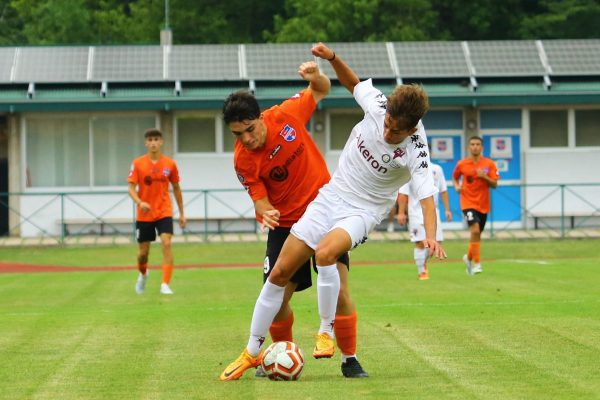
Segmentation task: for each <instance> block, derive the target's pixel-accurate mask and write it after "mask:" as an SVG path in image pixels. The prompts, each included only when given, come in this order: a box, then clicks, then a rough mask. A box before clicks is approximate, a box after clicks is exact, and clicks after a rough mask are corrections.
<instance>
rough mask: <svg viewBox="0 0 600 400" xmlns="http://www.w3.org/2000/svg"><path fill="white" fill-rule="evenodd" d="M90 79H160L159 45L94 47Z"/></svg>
mask: <svg viewBox="0 0 600 400" xmlns="http://www.w3.org/2000/svg"><path fill="white" fill-rule="evenodd" d="M91 78H92V79H91V80H92V81H108V82H115V81H117V82H119V81H121V82H122V81H134V82H136V81H137V82H139V81H162V80H164V75H163V48H162V47H161V46H119V47H96V48H95V50H94V60H93V66H92V77H91Z"/></svg>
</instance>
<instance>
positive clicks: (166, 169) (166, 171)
mask: <svg viewBox="0 0 600 400" xmlns="http://www.w3.org/2000/svg"><path fill="white" fill-rule="evenodd" d="M162 174H163V176H169V175H171V170H170V169H169V168H163V170H162Z"/></svg>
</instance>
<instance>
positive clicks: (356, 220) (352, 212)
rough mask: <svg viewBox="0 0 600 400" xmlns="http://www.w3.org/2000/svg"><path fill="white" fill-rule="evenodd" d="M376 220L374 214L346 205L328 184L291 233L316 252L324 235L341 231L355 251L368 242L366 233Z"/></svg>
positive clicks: (370, 229)
mask: <svg viewBox="0 0 600 400" xmlns="http://www.w3.org/2000/svg"><path fill="white" fill-rule="evenodd" d="M378 217H379V216H378V215H377V213H376V212H370V211H369V210H365V209H364V208H358V207H355V206H353V205H351V204H348V203H347V202H346V201H344V199H342V198H341V197H340V196H339V195H338V194H337V193H336V192H334V191H333V190H332V188H331V186H330V185H325V186H324V187H322V188H321V189H320V190H319V194H318V195H317V197H316V198H315V199H314V200H313V201H312V203H310V204H309V205H308V207H307V209H306V211H305V212H304V215H302V218H300V220H299V221H298V222H296V223H295V224H294V225H293V226H292V230H291V231H290V232H291V234H292V235H294V236H296V237H297V238H298V239H300V240H302V241H303V242H304V243H306V245H307V246H309V247H310V248H312V249H316V247H317V245H318V244H319V242H320V241H321V239H323V238H324V237H325V235H327V234H328V233H329V232H330V231H332V230H333V229H335V228H341V229H343V230H345V231H346V232H348V235H350V238H351V239H352V248H356V247H357V246H359V245H360V244H362V243H364V242H365V241H366V240H367V236H368V234H369V232H371V231H372V230H373V229H374V228H375V226H376V225H377V224H378V223H379V222H381V219H380V218H378Z"/></svg>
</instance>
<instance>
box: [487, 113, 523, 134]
mask: <svg viewBox="0 0 600 400" xmlns="http://www.w3.org/2000/svg"><path fill="white" fill-rule="evenodd" d="M479 118H480V120H481V121H480V125H481V129H520V128H521V110H481V112H480V113H479Z"/></svg>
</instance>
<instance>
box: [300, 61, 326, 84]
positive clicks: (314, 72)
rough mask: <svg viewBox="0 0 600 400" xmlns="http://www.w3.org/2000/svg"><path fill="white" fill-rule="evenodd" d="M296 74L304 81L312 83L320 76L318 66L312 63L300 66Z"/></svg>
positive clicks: (308, 62)
mask: <svg viewBox="0 0 600 400" xmlns="http://www.w3.org/2000/svg"><path fill="white" fill-rule="evenodd" d="M298 73H299V74H300V76H301V77H302V79H304V80H305V81H308V82H312V81H314V80H315V79H317V78H318V77H319V76H320V75H321V71H320V70H319V66H318V65H317V63H316V62H314V61H307V62H305V63H302V64H300V67H298Z"/></svg>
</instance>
